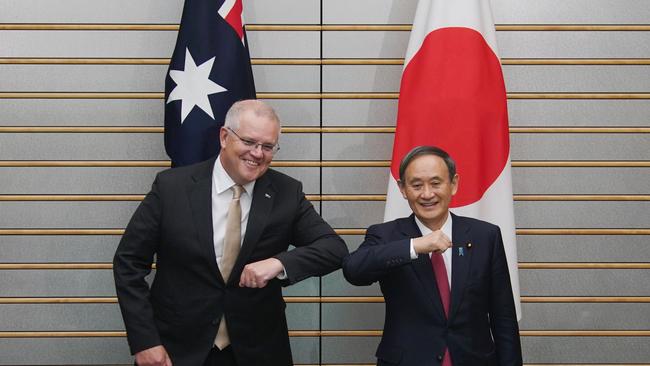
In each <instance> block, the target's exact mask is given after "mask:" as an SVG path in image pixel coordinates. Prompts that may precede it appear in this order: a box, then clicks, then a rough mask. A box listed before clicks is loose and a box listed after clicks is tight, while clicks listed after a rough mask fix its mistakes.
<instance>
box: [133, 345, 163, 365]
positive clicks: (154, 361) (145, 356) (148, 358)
mask: <svg viewBox="0 0 650 366" xmlns="http://www.w3.org/2000/svg"><path fill="white" fill-rule="evenodd" d="M135 364H136V365H138V366H172V360H171V359H170V358H169V355H168V354H167V351H165V347H163V346H156V347H151V348H147V349H145V350H144V351H140V352H138V353H136V354H135Z"/></svg>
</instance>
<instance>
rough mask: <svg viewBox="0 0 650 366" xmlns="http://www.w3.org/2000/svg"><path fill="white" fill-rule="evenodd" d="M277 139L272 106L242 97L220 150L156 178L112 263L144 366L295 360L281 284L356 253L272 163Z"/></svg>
mask: <svg viewBox="0 0 650 366" xmlns="http://www.w3.org/2000/svg"><path fill="white" fill-rule="evenodd" d="M279 137H280V121H279V119H278V117H277V115H276V114H275V112H274V111H273V109H272V108H271V107H270V106H268V105H266V104H265V103H263V102H261V101H257V100H246V101H241V102H237V103H235V104H234V105H233V107H232V108H231V109H230V111H229V112H228V114H227V115H226V121H225V126H224V127H222V128H221V131H220V139H221V151H220V153H219V156H218V157H216V158H212V159H210V160H207V161H204V162H201V163H198V164H195V165H190V166H187V167H181V168H174V169H170V170H166V171H163V172H161V173H159V174H158V176H157V177H156V180H155V181H154V183H153V186H152V189H151V191H150V192H149V193H148V194H147V196H146V197H145V199H144V200H143V201H142V203H141V204H140V206H139V207H138V209H137V210H136V212H135V213H134V215H133V217H132V218H131V221H130V222H129V224H128V226H127V228H126V231H125V233H124V236H123V237H122V240H121V241H120V244H119V247H118V248H117V252H116V253H115V258H114V261H113V265H114V269H113V271H114V275H115V286H116V289H117V297H118V300H119V303H120V308H121V310H122V316H123V318H124V323H125V325H126V331H127V338H128V342H129V346H130V348H131V352H132V353H133V354H135V359H136V364H137V365H140V366H149V365H160V366H171V365H172V364H173V365H175V366H178V365H180V366H183V365H186V366H200V365H206V366H233V365H239V366H249V365H271V366H289V365H292V364H293V362H292V357H291V350H290V348H289V336H288V331H287V323H286V319H285V314H284V308H285V303H284V300H283V297H282V291H281V286H282V285H288V284H293V283H296V282H298V281H301V280H303V279H305V278H308V277H310V276H318V275H324V274H327V273H330V272H332V271H334V270H336V269H337V268H340V266H341V262H342V259H343V257H345V255H347V253H348V250H347V247H346V245H345V243H344V242H343V241H342V240H341V238H340V237H339V236H338V235H336V234H335V233H334V230H332V228H331V227H330V226H329V225H328V224H327V223H326V222H325V221H323V219H322V218H321V217H320V216H319V215H318V213H316V211H315V210H314V207H313V206H312V205H311V203H309V201H307V200H306V198H305V194H304V193H303V191H302V184H301V183H300V182H298V181H297V180H295V179H292V178H290V177H288V176H286V175H284V174H281V173H279V172H276V171H273V170H272V169H269V165H270V164H271V160H272V159H273V156H274V154H275V153H276V152H277V151H278V149H279V144H278V139H279ZM289 245H293V246H295V247H296V248H295V249H293V250H290V251H287V249H288V246H289ZM154 255H155V256H156V275H155V278H154V280H153V283H152V285H151V287H149V285H148V284H147V282H146V281H145V276H147V275H148V274H149V272H150V271H151V266H152V263H153V259H154Z"/></svg>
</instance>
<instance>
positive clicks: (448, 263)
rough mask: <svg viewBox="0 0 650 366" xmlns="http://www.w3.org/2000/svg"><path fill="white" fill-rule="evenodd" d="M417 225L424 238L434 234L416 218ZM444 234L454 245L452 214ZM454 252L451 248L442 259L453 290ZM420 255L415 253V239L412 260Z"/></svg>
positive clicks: (447, 221) (443, 228) (443, 254)
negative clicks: (452, 260) (452, 259)
mask: <svg viewBox="0 0 650 366" xmlns="http://www.w3.org/2000/svg"><path fill="white" fill-rule="evenodd" d="M415 223H416V224H417V225H418V228H419V229H420V232H421V233H422V236H425V235H427V234H430V233H432V232H433V231H432V230H431V229H429V228H428V227H426V226H425V225H424V224H423V223H422V221H420V220H419V219H418V218H417V216H416V217H415ZM441 230H442V232H443V233H444V234H445V235H447V237H448V238H449V240H450V241H451V242H452V243H453V242H454V238H453V237H452V235H451V233H452V225H451V214H450V213H449V212H447V217H446V218H445V223H444V224H443V225H442V228H441ZM452 252H453V248H449V249H447V250H445V252H444V253H442V259H443V260H444V261H445V269H446V270H447V280H448V281H449V288H451V253H452ZM417 257H418V254H417V253H416V252H415V248H414V247H413V239H411V259H417ZM429 258H431V253H429Z"/></svg>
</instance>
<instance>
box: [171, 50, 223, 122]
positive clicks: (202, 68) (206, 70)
mask: <svg viewBox="0 0 650 366" xmlns="http://www.w3.org/2000/svg"><path fill="white" fill-rule="evenodd" d="M214 59H215V58H214V57H213V58H211V59H209V60H208V61H206V62H204V63H202V64H201V65H199V66H196V62H194V59H193V58H192V54H190V50H189V48H185V70H170V71H169V76H170V77H171V78H172V80H174V82H175V83H176V87H174V90H172V91H171V93H169V98H168V99H167V103H170V102H173V101H175V100H180V101H181V124H183V122H184V121H185V117H187V115H188V114H190V112H191V111H192V109H193V108H194V106H198V107H199V108H201V109H202V110H203V111H204V112H205V113H207V114H208V115H209V116H210V117H211V118H212V119H214V114H213V113H212V107H211V106H210V100H209V99H208V95H211V94H215V93H223V92H225V91H228V90H227V89H226V88H224V87H222V86H221V85H219V84H217V83H215V82H214V81H212V80H210V71H212V64H214Z"/></svg>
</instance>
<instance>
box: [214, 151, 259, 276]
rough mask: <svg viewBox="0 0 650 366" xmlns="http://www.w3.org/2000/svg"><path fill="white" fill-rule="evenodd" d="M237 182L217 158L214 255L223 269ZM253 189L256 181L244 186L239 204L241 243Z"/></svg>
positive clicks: (215, 169)
mask: <svg viewBox="0 0 650 366" xmlns="http://www.w3.org/2000/svg"><path fill="white" fill-rule="evenodd" d="M234 185H235V182H234V181H233V180H232V178H230V176H229V175H228V173H226V170H225V169H224V168H223V165H222V164H221V158H220V157H217V159H216V161H215V162H214V169H213V171H212V232H213V236H212V238H213V242H214V254H215V255H216V257H217V265H218V266H219V267H220V268H221V257H222V256H223V240H224V238H225V236H226V218H227V216H228V207H229V206H230V202H232V194H233V193H232V192H233V191H232V189H231V188H232V187H233V186H234ZM253 188H255V181H252V182H250V183H248V184H246V185H244V191H243V192H242V194H241V197H240V199H239V202H240V204H241V242H240V243H239V245H241V243H243V241H244V234H245V233H246V226H247V225H248V214H249V213H250V211H251V204H252V203H253Z"/></svg>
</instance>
